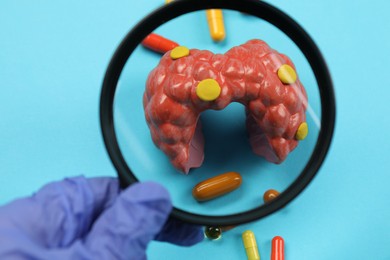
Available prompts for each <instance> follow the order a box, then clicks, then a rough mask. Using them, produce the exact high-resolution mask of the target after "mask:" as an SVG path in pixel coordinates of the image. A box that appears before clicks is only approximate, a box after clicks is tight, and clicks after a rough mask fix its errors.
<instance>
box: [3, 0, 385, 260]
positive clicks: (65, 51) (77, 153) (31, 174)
mask: <svg viewBox="0 0 390 260" xmlns="http://www.w3.org/2000/svg"><path fill="white" fill-rule="evenodd" d="M162 2H163V1H162V0H149V1H112V2H108V1H94V2H89V3H87V2H82V3H81V2H80V1H75V0H72V1H62V2H59V1H48V0H46V1H42V0H41V1H39V0H36V1H26V0H25V1H22V0H2V1H1V2H0V203H1V204H3V203H6V202H8V201H10V200H12V199H13V198H16V197H19V196H25V195H29V194H31V193H32V192H33V191H35V190H37V189H38V188H39V187H40V186H42V185H43V184H45V183H47V182H49V181H53V180H58V179H61V178H63V177H65V176H74V175H79V174H85V175H87V176H105V175H111V176H115V170H114V169H113V167H112V165H111V162H110V161H109V159H108V156H107V154H106V152H105V148H104V145H103V142H102V139H101V135H100V128H99V121H98V106H99V103H98V101H99V94H100V87H101V82H102V79H103V76H104V72H105V69H106V67H107V64H108V61H109V59H110V57H111V55H112V53H113V51H114V50H115V48H116V47H117V45H118V43H119V42H120V41H121V39H122V38H123V36H124V35H125V34H126V33H127V31H128V30H129V29H130V28H131V27H132V26H133V25H134V24H135V23H136V22H137V21H139V20H140V19H141V18H142V17H143V16H144V15H146V14H147V13H149V12H150V11H151V10H152V9H154V8H156V7H157V6H159V5H161V4H163V3H162ZM272 3H273V4H274V5H276V6H278V7H279V8H281V9H282V10H284V11H285V12H287V13H288V14H290V15H291V16H292V17H294V18H295V19H296V20H297V21H298V22H299V23H300V24H301V25H303V26H304V28H305V29H306V30H307V31H308V32H309V33H310V35H311V36H312V37H313V38H314V40H315V41H316V42H317V44H318V45H319V47H320V49H321V50H322V52H323V54H324V56H325V58H326V60H327V62H328V65H329V67H330V70H331V73H332V76H333V80H334V83H335V88H336V95H337V105H338V111H337V112H338V114H337V116H338V117H337V126H336V132H335V138H334V141H333V145H332V147H331V150H330V153H329V155H328V157H327V160H326V162H325V164H324V165H323V167H322V168H321V170H320V172H319V174H318V176H317V177H316V178H315V179H314V181H313V182H312V183H311V184H310V186H309V187H308V188H307V189H306V190H305V191H304V192H303V193H302V194H301V195H300V196H299V197H298V199H296V200H295V201H293V202H292V203H291V204H289V206H288V207H286V208H285V209H283V210H281V211H280V212H278V213H276V214H274V215H272V216H269V217H267V218H265V219H262V220H260V221H258V222H256V223H250V224H246V225H243V226H241V227H238V228H236V229H233V230H232V231H229V232H227V233H225V234H224V237H223V239H221V240H219V241H215V242H211V241H204V242H202V243H201V244H198V245H196V246H194V247H191V248H180V247H176V246H173V245H168V244H165V243H152V244H151V246H150V247H149V251H148V256H149V258H150V259H183V258H187V259H199V258H202V259H219V258H221V259H222V258H223V259H245V253H244V250H243V248H242V244H241V239H240V234H241V233H242V231H244V230H246V229H251V230H253V231H254V232H255V233H256V235H257V242H258V245H259V248H260V253H261V255H262V258H263V259H269V255H270V240H271V239H272V237H273V236H275V235H281V236H283V237H284V238H285V241H286V259H320V260H322V259H379V260H381V259H390V253H389V250H388V245H389V244H390V221H389V220H390V204H389V200H388V198H389V197H390V189H389V187H388V183H389V182H390V176H389V173H390V163H389V159H388V154H389V151H390V141H389V138H388V137H387V132H388V131H389V126H390V119H389V117H388V113H389V112H390V109H389V107H388V104H389V101H388V98H389V97H390V90H389V87H388V86H387V85H388V84H389V83H388V74H389V71H390V66H389V58H390V36H389V32H390V18H389V17H388V10H390V3H389V2H387V1H385V0H381V1H379V0H377V1H371V2H370V3H368V2H367V1H335V0H329V1H321V2H320V1H315V2H314V1H308V0H297V1H285V0H277V1H273V2H272ZM243 20H244V21H247V22H248V23H251V21H252V20H253V18H251V17H244V16H242V15H238V14H233V13H227V15H226V26H227V33H228V41H227V44H228V45H230V44H231V43H234V44H235V43H236V41H237V43H240V42H242V41H241V39H242V38H240V37H244V36H245V30H244V29H243V28H242V27H238V25H240V23H241V22H242V21H243ZM253 22H255V20H253ZM256 22H259V21H256ZM190 27H191V25H189V24H185V23H183V24H181V25H179V28H178V29H179V30H185V29H187V28H189V29H190V30H191V28H190ZM206 30H207V25H206V23H205V22H204V20H199V23H198V25H197V28H196V29H195V31H194V34H193V35H192V36H191V34H189V35H190V36H187V38H186V41H188V42H189V43H187V45H189V44H190V43H191V42H193V44H194V45H196V46H199V45H202V44H203V45H209V46H215V45H213V44H212V42H211V40H210V39H209V38H208V34H207V31H206ZM199 32H203V35H199ZM188 37H192V38H188ZM262 38H264V37H262ZM243 39H244V40H246V39H245V37H244V38H243ZM190 40H191V41H190ZM178 41H179V40H178ZM225 47H226V48H228V47H229V46H227V45H226V46H224V45H222V46H221V49H220V50H221V51H224V50H225V49H224V48H225ZM213 48H215V49H213V50H217V48H219V47H218V46H215V47H213Z"/></svg>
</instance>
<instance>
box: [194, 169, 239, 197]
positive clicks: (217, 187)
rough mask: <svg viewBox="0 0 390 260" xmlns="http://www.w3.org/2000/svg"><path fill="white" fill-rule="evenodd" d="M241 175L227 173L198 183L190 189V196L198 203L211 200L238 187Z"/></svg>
mask: <svg viewBox="0 0 390 260" xmlns="http://www.w3.org/2000/svg"><path fill="white" fill-rule="evenodd" d="M241 182H242V178H241V175H240V174H239V173H237V172H227V173H223V174H220V175H217V176H215V177H212V178H210V179H207V180H204V181H202V182H199V183H198V184H197V185H196V186H195V187H194V188H193V189H192V196H194V198H195V199H196V200H198V201H206V200H211V199H214V198H216V197H219V196H222V195H224V194H226V193H228V192H231V191H233V190H235V189H237V188H238V187H240V185H241Z"/></svg>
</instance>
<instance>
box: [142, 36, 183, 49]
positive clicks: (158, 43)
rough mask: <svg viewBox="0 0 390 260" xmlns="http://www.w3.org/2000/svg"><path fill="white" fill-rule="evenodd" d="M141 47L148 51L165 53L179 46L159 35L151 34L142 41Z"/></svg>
mask: <svg viewBox="0 0 390 260" xmlns="http://www.w3.org/2000/svg"><path fill="white" fill-rule="evenodd" d="M142 45H143V46H144V47H146V48H148V49H151V50H153V51H156V52H159V53H162V54H164V53H166V52H167V51H170V50H173V49H174V48H176V47H178V46H179V44H178V43H176V42H174V41H171V40H168V39H167V38H164V37H162V36H161V35H158V34H155V33H151V34H149V35H148V36H146V38H145V39H144V40H143V41H142Z"/></svg>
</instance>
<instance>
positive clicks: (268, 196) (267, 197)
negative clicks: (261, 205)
mask: <svg viewBox="0 0 390 260" xmlns="http://www.w3.org/2000/svg"><path fill="white" fill-rule="evenodd" d="M277 196H279V192H278V191H277V190H272V189H270V190H267V191H266V192H265V193H264V195H263V200H264V202H265V203H267V202H270V201H271V200H273V199H275V198H276V197H277Z"/></svg>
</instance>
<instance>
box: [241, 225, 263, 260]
mask: <svg viewBox="0 0 390 260" xmlns="http://www.w3.org/2000/svg"><path fill="white" fill-rule="evenodd" d="M242 242H243V243H244V247H245V251H246V256H247V257H248V260H260V254H259V250H258V248H257V243H256V238H255V234H253V232H252V231H250V230H247V231H245V232H244V233H242Z"/></svg>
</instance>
